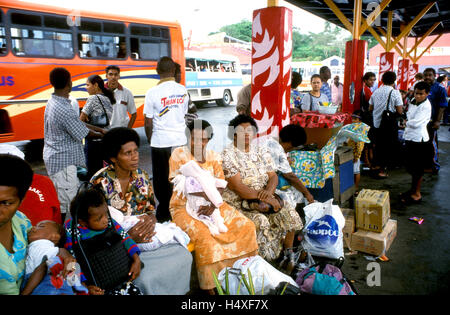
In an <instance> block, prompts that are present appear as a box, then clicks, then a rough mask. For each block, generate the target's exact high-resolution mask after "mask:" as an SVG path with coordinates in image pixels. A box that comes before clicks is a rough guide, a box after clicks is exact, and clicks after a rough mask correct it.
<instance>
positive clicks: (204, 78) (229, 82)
mask: <svg viewBox="0 0 450 315" xmlns="http://www.w3.org/2000/svg"><path fill="white" fill-rule="evenodd" d="M184 53H185V57H186V88H187V90H188V93H189V96H190V97H191V100H192V101H193V102H194V103H200V104H202V103H205V102H208V101H213V100H215V101H216V103H217V105H219V106H226V105H229V104H230V103H231V101H233V100H237V93H238V92H239V90H240V89H241V88H242V85H243V84H242V72H241V67H240V63H239V59H238V58H237V57H235V56H230V55H221V54H215V53H210V52H200V51H192V50H186V51H185V52H184Z"/></svg>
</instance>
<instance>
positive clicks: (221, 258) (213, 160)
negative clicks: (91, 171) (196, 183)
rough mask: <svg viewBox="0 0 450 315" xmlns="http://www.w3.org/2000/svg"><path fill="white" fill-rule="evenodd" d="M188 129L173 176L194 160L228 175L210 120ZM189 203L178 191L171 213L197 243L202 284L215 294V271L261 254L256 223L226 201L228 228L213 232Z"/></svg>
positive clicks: (219, 174) (172, 159)
mask: <svg viewBox="0 0 450 315" xmlns="http://www.w3.org/2000/svg"><path fill="white" fill-rule="evenodd" d="M187 130H189V134H188V135H187V139H188V146H184V147H180V148H177V149H175V150H174V151H173V153H172V155H171V157H170V160H169V165H170V173H169V179H170V180H172V179H173V178H175V176H177V175H178V174H179V173H180V171H179V170H180V167H181V166H183V165H184V164H186V163H188V162H190V161H192V160H193V161H195V162H196V163H197V164H198V165H199V166H200V167H201V168H202V169H204V170H208V171H209V172H210V173H211V175H213V176H214V177H215V178H219V179H224V175H223V170H222V166H221V158H220V154H218V153H216V152H214V151H212V150H207V149H206V146H207V144H208V142H209V140H210V139H211V137H212V128H211V126H210V124H209V123H208V122H207V121H205V120H194V121H192V122H191V123H189V124H188V128H187ZM219 191H220V190H219ZM186 203H187V200H186V197H185V196H182V195H181V194H180V195H178V194H177V193H176V192H174V193H173V195H172V199H171V201H170V207H169V209H170V214H171V215H172V218H173V221H174V222H175V224H176V225H178V226H179V227H180V228H181V229H182V230H184V231H185V232H186V233H187V234H188V235H189V237H190V238H191V242H193V243H194V246H195V251H194V257H195V265H196V267H197V275H198V279H199V283H200V288H201V289H203V290H206V291H208V293H210V294H212V293H213V292H212V291H213V290H212V289H213V288H215V283H214V278H213V274H212V272H213V271H214V272H215V273H216V275H218V274H219V272H220V271H221V270H222V269H223V268H225V267H231V266H233V263H234V262H235V261H236V260H239V259H241V258H244V257H249V256H254V255H257V254H258V244H257V242H256V232H255V225H254V224H253V222H252V221H250V220H249V219H248V218H246V217H245V216H244V215H242V214H241V213H240V212H239V211H237V210H236V209H234V208H233V207H231V206H230V205H229V204H227V203H226V202H224V203H223V204H222V205H221V206H220V207H219V211H220V215H221V216H222V218H223V219H224V224H225V226H226V227H227V229H228V231H227V232H222V233H219V234H217V235H212V234H211V232H210V230H209V229H208V227H207V225H206V224H204V223H203V222H202V221H200V220H197V219H194V218H193V217H192V216H191V215H189V213H188V212H187V210H186ZM202 208H203V207H201V208H200V209H199V213H200V211H202V214H203V215H205V216H210V215H211V214H212V211H214V210H215V207H214V205H211V207H208V206H204V208H203V209H202Z"/></svg>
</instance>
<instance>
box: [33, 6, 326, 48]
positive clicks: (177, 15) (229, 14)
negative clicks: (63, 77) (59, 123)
mask: <svg viewBox="0 0 450 315" xmlns="http://www.w3.org/2000/svg"><path fill="white" fill-rule="evenodd" d="M27 2H34V3H42V4H49V5H54V6H59V7H66V8H71V9H74V10H76V9H79V10H89V11H98V12H104V13H114V14H123V15H129V16H135V17H143V18H149V19H157V20H167V21H178V22H179V23H180V24H181V27H182V30H183V37H184V38H186V37H187V36H188V35H189V33H190V31H191V30H192V38H193V39H201V38H203V37H204V36H206V35H208V33H210V32H216V31H218V30H219V29H220V28H221V27H222V26H225V25H229V24H234V23H238V22H240V21H242V20H243V19H246V20H249V21H251V20H252V16H253V11H254V10H256V9H261V8H265V7H267V0H221V1H218V0H158V1H156V0H126V1H123V0H76V1H64V0H28V1H27ZM279 5H280V6H285V7H287V8H289V9H291V10H292V12H293V26H294V27H298V28H299V29H300V32H301V33H308V32H313V33H318V32H321V31H323V29H324V23H325V21H324V20H323V19H321V18H319V17H316V16H314V15H312V14H310V13H308V12H306V11H304V10H302V9H300V8H298V7H295V6H293V5H291V4H289V3H287V2H286V1H282V0H280V3H279Z"/></svg>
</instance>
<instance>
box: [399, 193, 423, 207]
mask: <svg viewBox="0 0 450 315" xmlns="http://www.w3.org/2000/svg"><path fill="white" fill-rule="evenodd" d="M400 201H401V202H402V203H403V204H405V205H411V204H415V205H418V204H420V203H421V202H422V197H420V199H414V198H413V197H411V195H410V194H403V196H402V197H401V198H400Z"/></svg>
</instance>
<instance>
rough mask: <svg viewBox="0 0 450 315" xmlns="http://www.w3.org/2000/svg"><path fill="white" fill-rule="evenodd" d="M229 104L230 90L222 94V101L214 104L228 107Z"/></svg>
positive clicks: (219, 100)
mask: <svg viewBox="0 0 450 315" xmlns="http://www.w3.org/2000/svg"><path fill="white" fill-rule="evenodd" d="M230 103H231V92H230V90H225V91H224V92H223V97H222V99H218V100H216V104H217V105H219V106H228V105H230Z"/></svg>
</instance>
